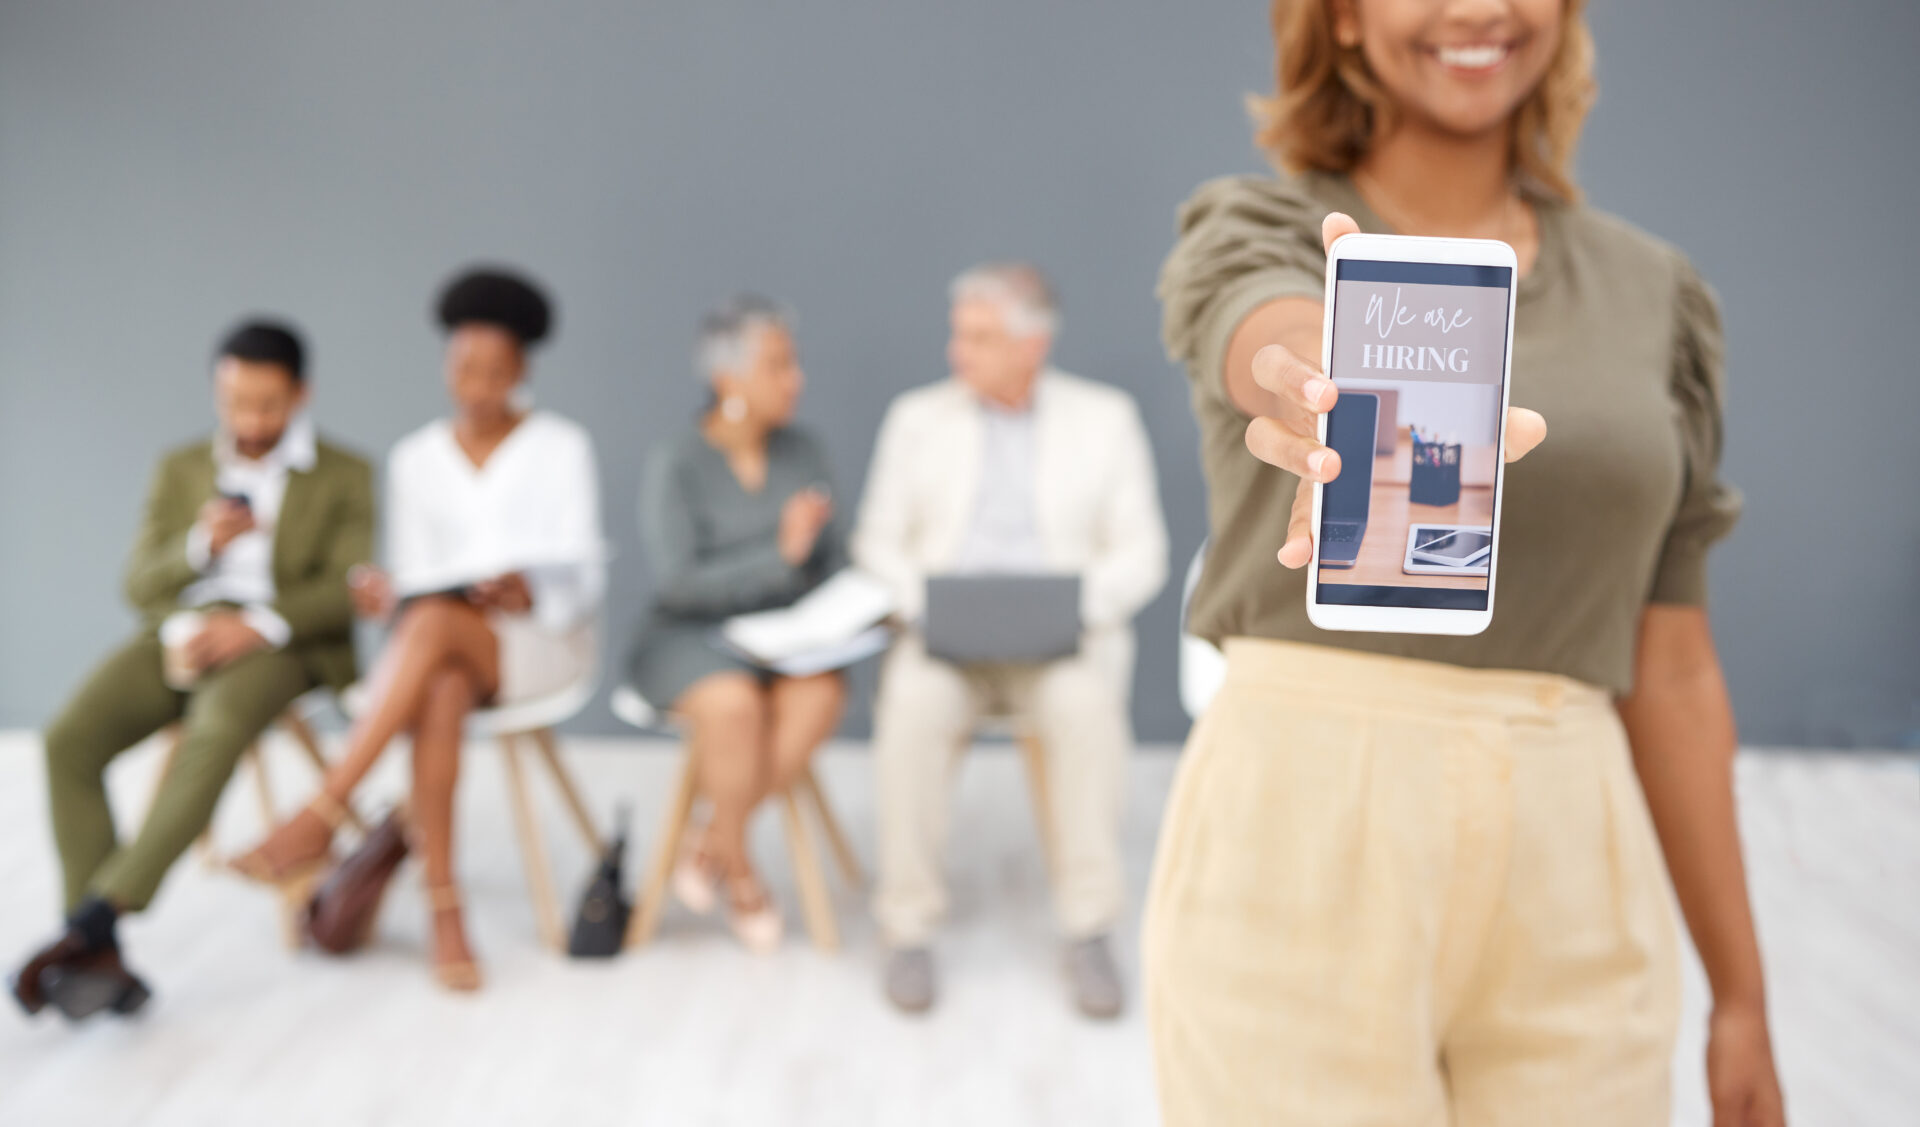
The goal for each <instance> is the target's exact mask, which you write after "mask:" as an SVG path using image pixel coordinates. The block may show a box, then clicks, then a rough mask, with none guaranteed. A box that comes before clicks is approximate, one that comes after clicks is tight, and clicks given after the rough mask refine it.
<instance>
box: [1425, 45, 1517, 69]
mask: <svg viewBox="0 0 1920 1127" xmlns="http://www.w3.org/2000/svg"><path fill="white" fill-rule="evenodd" d="M1512 54H1513V44H1511V43H1471V44H1460V45H1458V46H1450V47H1435V48H1433V57H1434V58H1435V59H1437V60H1439V62H1440V65H1441V66H1444V67H1449V68H1451V69H1453V70H1464V71H1479V72H1486V71H1490V70H1494V69H1496V68H1497V67H1499V66H1500V64H1501V63H1504V62H1506V61H1507V57H1508V56H1510V55H1512Z"/></svg>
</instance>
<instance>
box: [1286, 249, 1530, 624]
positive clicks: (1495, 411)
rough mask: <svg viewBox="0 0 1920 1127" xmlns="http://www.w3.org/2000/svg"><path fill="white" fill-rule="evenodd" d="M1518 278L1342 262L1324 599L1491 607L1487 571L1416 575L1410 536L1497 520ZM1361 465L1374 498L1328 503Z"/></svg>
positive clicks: (1465, 546)
mask: <svg viewBox="0 0 1920 1127" xmlns="http://www.w3.org/2000/svg"><path fill="white" fill-rule="evenodd" d="M1512 285H1513V271H1512V270H1511V269H1509V268H1507V267H1505V266H1465V265H1456V264H1450V263H1432V262H1387V261H1375V260H1371V259H1354V258H1348V259H1341V260H1340V261H1339V263H1338V264H1337V267H1336V272H1335V275H1334V288H1333V308H1332V310H1331V311H1330V316H1331V317H1332V319H1333V347H1332V363H1331V364H1330V366H1329V368H1328V371H1327V375H1328V377H1329V378H1331V379H1332V380H1333V382H1334V384H1335V385H1336V386H1338V387H1339V389H1340V400H1339V402H1338V403H1336V404H1335V406H1334V408H1333V412H1332V415H1331V417H1330V418H1329V419H1328V423H1327V439H1328V444H1329V445H1330V446H1332V447H1333V448H1334V449H1335V450H1337V451H1338V452H1339V454H1340V465H1341V470H1340V478H1337V479H1335V482H1334V484H1331V485H1329V486H1327V488H1326V489H1325V490H1324V491H1323V493H1322V499H1321V514H1320V529H1319V537H1320V555H1321V562H1320V572H1319V576H1318V587H1317V594H1316V597H1317V598H1318V600H1319V601H1320V602H1321V603H1322V604H1328V605H1346V606H1389V607H1425V608H1432V609H1437V610H1485V609H1486V607H1487V590H1488V583H1489V579H1488V576H1486V575H1429V574H1415V573H1410V572H1408V571H1407V570H1406V567H1405V560H1406V547H1407V533H1408V531H1409V529H1410V528H1411V527H1412V526H1413V525H1415V524H1464V525H1485V526H1488V527H1489V528H1490V527H1491V526H1492V524H1493V502H1494V495H1493V494H1494V479H1495V476H1496V475H1495V469H1496V467H1497V465H1498V458H1499V450H1500V429H1501V424H1502V423H1503V422H1504V420H1503V419H1502V418H1501V411H1500V403H1501V391H1502V388H1501V381H1502V380H1503V379H1504V378H1505V373H1506V368H1507V357H1506V347H1507V307H1508V303H1509V290H1510V289H1511V287H1512ZM1352 392H1367V393H1370V394H1368V395H1354V394H1349V393H1352ZM1346 411H1356V412H1359V413H1368V412H1371V413H1372V414H1373V415H1374V416H1375V418H1374V424H1373V426H1372V427H1355V426H1348V425H1343V423H1344V422H1345V420H1343V418H1342V412H1346ZM1356 466H1364V467H1365V468H1366V469H1369V470H1371V473H1370V475H1368V479H1367V480H1368V482H1369V486H1368V489H1367V491H1366V498H1365V503H1364V504H1361V505H1357V506H1356V505H1355V504H1354V503H1353V502H1352V501H1351V500H1349V501H1348V502H1347V503H1345V504H1344V505H1342V506H1339V507H1337V508H1336V507H1334V506H1330V505H1329V504H1327V500H1326V498H1327V497H1329V496H1331V495H1332V493H1333V491H1334V490H1335V488H1337V485H1338V483H1339V481H1340V480H1342V479H1344V478H1346V477H1347V475H1348V474H1349V473H1353V472H1354V468H1355V467H1356ZM1356 509H1357V511H1356ZM1491 539H1492V537H1491V536H1490V535H1488V536H1486V538H1485V539H1484V540H1477V537H1476V536H1474V535H1463V536H1457V537H1454V538H1452V539H1451V540H1448V541H1446V542H1445V543H1436V544H1434V545H1432V546H1431V547H1428V546H1426V545H1419V546H1418V550H1420V551H1422V552H1432V553H1434V554H1437V555H1446V556H1455V555H1458V556H1461V557H1462V558H1464V557H1466V556H1470V555H1472V554H1473V553H1475V552H1477V551H1479V550H1480V548H1482V547H1485V546H1486V545H1487V543H1488V542H1489V541H1491ZM1476 540H1477V542H1476ZM1492 562H1493V559H1492V554H1491V553H1490V552H1489V553H1488V554H1487V555H1485V556H1483V557H1482V558H1481V559H1480V560H1479V561H1476V568H1477V567H1478V565H1479V564H1482V563H1484V564H1486V565H1488V567H1489V571H1491V565H1492Z"/></svg>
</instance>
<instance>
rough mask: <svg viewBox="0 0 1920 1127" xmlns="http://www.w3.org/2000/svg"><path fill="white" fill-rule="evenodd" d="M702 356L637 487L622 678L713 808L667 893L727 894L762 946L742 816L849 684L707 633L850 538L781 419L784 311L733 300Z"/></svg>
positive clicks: (782, 777)
mask: <svg viewBox="0 0 1920 1127" xmlns="http://www.w3.org/2000/svg"><path fill="white" fill-rule="evenodd" d="M699 364H700V369H701V371H702V373H703V374H704V376H705V378H706V379H707V380H708V381H709V382H710V383H711V384H712V387H713V402H712V404H711V405H710V406H709V407H708V408H707V410H706V411H705V413H703V414H702V415H701V416H700V419H699V423H698V426H697V428H696V429H694V430H692V431H690V432H689V433H687V434H686V435H684V436H682V437H681V438H679V439H676V440H674V441H672V442H670V443H668V444H667V445H666V446H665V447H664V448H663V449H659V450H656V451H654V452H653V454H652V456H651V457H650V458H649V459H648V461H647V466H646V471H645V476H644V480H643V482H642V485H641V495H640V525H641V535H642V539H643V541H644V544H645V549H646V553H647V558H648V561H649V563H650V564H651V566H652V570H653V582H654V601H653V610H652V614H651V615H650V617H649V619H648V622H647V624H646V625H645V627H643V629H642V631H641V634H640V638H639V640H638V642H637V643H636V645H635V647H634V649H633V654H632V657H631V659H630V664H629V667H628V672H629V675H630V683H631V684H632V685H633V687H634V688H635V689H637V690H638V691H639V693H640V695H641V696H643V697H645V698H646V699H647V701H648V702H649V703H650V704H653V705H654V706H656V707H658V708H662V709H669V710H671V711H672V712H673V713H674V714H675V715H676V716H677V717H678V718H679V719H680V721H681V722H682V723H684V724H685V725H686V727H687V731H688V737H689V740H690V742H691V746H692V748H693V753H694V755H695V756H696V757H697V760H696V761H697V763H698V771H699V785H700V793H701V795H702V796H703V797H704V798H705V799H706V801H707V804H708V806H709V808H710V814H709V819H708V821H707V823H706V826H705V828H704V829H703V830H702V829H696V830H694V831H692V832H690V833H689V834H688V841H687V846H686V848H685V849H684V851H683V852H682V855H681V858H680V862H679V864H678V865H677V866H676V868H675V871H674V881H673V884H674V890H675V893H676V895H677V896H678V897H679V898H680V900H681V901H682V902H683V903H685V904H686V905H687V907H689V908H691V909H692V910H694V911H695V912H698V913H701V914H705V913H707V912H709V911H711V910H712V909H713V908H714V907H715V906H716V904H717V903H719V902H720V900H721V899H722V896H721V893H722V890H723V889H724V893H725V896H724V899H725V903H726V907H727V910H728V915H729V918H730V922H731V925H732V928H733V931H734V934H735V935H737V936H738V937H739V938H740V941H741V942H742V943H744V944H745V945H746V946H747V947H748V948H749V949H751V950H753V951H755V952H762V953H763V952H766V951H769V950H771V949H772V948H774V947H775V946H777V945H778V944H779V941H780V930H781V925H780V915H779V913H778V912H777V911H776V910H775V909H774V907H773V905H772V902H771V900H770V899H769V898H768V895H767V892H766V888H765V886H763V885H762V884H761V883H760V879H759V877H758V875H757V874H756V873H755V872H754V868H753V864H752V861H751V860H750V858H749V857H748V855H747V844H746V830H747V822H748V819H749V817H750V816H751V815H752V813H753V810H754V807H755V806H756V805H757V804H758V803H759V802H760V800H761V799H762V798H764V797H766V796H768V795H770V794H777V793H779V792H781V791H782V790H784V789H786V787H787V786H788V785H789V784H791V783H792V782H794V781H795V780H796V779H797V778H798V777H799V775H800V773H801V772H802V771H803V770H805V768H806V766H807V764H808V762H809V761H810V760H811V759H812V757H813V753H814V750H815V749H816V748H817V747H819V745H820V744H821V742H823V741H824V740H825V739H826V738H827V737H828V736H829V735H831V734H832V732H833V730H834V727H835V725H837V724H838V723H839V720H840V711H841V707H842V705H843V704H844V702H845V699H846V686H845V683H844V682H843V680H842V679H841V677H840V675H839V674H837V673H824V674H819V675H816V676H811V677H778V676H774V675H772V674H770V673H768V672H766V671H764V670H762V669H759V668H757V667H756V666H754V665H753V664H751V663H749V662H747V661H745V660H743V659H741V658H739V657H737V656H735V655H734V654H732V653H730V652H728V651H727V650H725V649H724V648H722V646H721V644H720V643H719V642H718V641H717V640H716V630H717V628H718V627H719V625H720V624H721V623H722V622H723V621H724V620H726V619H727V618H728V617H730V616H732V615H736V614H743V613H746V612H750V611H757V610H766V609H768V608H771V607H779V606H785V605H788V604H790V603H792V602H793V601H794V600H796V599H798V598H799V597H800V596H802V595H804V594H806V593H807V592H808V591H810V590H812V589H813V588H814V587H815V586H817V585H818V584H819V583H820V582H821V581H822V580H824V579H826V578H827V577H828V576H831V575H832V574H833V573H834V572H835V571H838V570H839V569H840V568H842V567H844V566H846V560H847V556H846V544H845V537H844V534H843V531H842V529H841V527H840V525H839V524H838V522H836V521H835V520H834V519H833V503H832V500H831V498H830V490H829V481H828V473H827V462H826V458H825V457H824V456H823V455H822V453H821V450H820V447H819V445H818V444H817V443H816V442H815V441H814V440H813V438H812V436H810V435H808V434H807V433H806V432H805V431H803V430H801V429H799V428H798V427H794V426H790V425H789V423H790V421H791V420H792V418H793V413H794V408H795V406H796V405H797V403H798V402H799V398H800V391H801V388H802V387H803V386H804V385H805V376H803V375H802V374H801V371H800V364H799V360H798V357H797V356H796V354H795V351H794V343H793V334H792V331H791V325H790V318H789V317H788V315H787V314H786V312H785V311H784V310H783V309H782V308H781V307H780V306H778V305H775V304H774V303H772V302H769V301H767V300H765V299H763V298H755V297H740V298H735V299H734V300H733V301H731V302H729V303H727V304H726V305H724V306H722V307H721V308H719V309H717V310H715V311H714V312H713V313H710V314H709V315H708V316H707V317H706V319H705V321H704V323H703V324H702V326H701V334H700V349H699Z"/></svg>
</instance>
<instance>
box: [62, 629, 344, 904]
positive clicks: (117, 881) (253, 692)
mask: <svg viewBox="0 0 1920 1127" xmlns="http://www.w3.org/2000/svg"><path fill="white" fill-rule="evenodd" d="M160 663H161V657H160V639H159V637H158V635H157V634H155V633H153V632H152V631H149V632H147V633H145V634H142V635H140V636H138V637H136V638H134V639H133V640H132V641H130V642H128V643H127V644H126V645H124V646H122V647H121V648H120V649H119V650H117V651H115V652H114V653H113V654H112V655H111V656H109V657H108V658H107V659H106V660H105V661H103V662H101V663H100V665H99V667H98V668H96V669H95V670H94V671H93V672H92V674H90V675H89V676H88V677H87V680H86V683H85V684H84V685H82V686H81V688H80V691H79V692H78V693H77V694H75V695H74V697H73V699H72V700H70V701H69V702H67V706H66V708H65V709H64V710H63V711H62V712H61V713H60V715H59V717H58V718H56V719H55V720H54V722H53V724H52V725H51V726H50V727H49V728H48V729H47V731H46V760H47V790H48V796H49V799H50V803H51V806H52V809H53V839H54V845H55V847H56V848H58V849H59V851H60V868H61V873H62V876H63V878H64V888H65V893H66V906H67V910H68V911H72V909H73V907H74V906H75V905H76V904H78V903H79V902H80V901H81V900H82V899H84V898H85V897H87V896H99V897H103V898H105V899H106V900H108V901H109V902H111V903H112V904H114V905H115V906H116V907H118V908H120V909H121V910H123V911H139V910H140V909H142V908H145V907H146V906H147V904H148V903H149V902H150V901H151V900H152V899H153V895H154V893H155V892H156V891H157V890H158V889H159V887H160V882H161V881H162V880H163V879H164V878H165V877H166V875H167V870H168V869H170V868H172V867H173V863H174V862H175V861H176V860H178V859H179V858H180V855H181V854H182V853H184V852H186V849H187V847H188V846H189V845H191V844H193V839H194V838H196V837H198V836H199V835H200V832H201V831H202V830H204V829H205V828H206V827H207V823H208V822H209V821H210V820H211V819H212V817H213V809H214V806H215V805H216V804H217V803H218V802H219V801H220V792H221V791H222V790H224V789H226V785H227V779H228V778H229V777H230V776H232V774H233V768H234V765H235V764H237V763H238V762H239V761H240V755H241V753H242V752H244V751H245V750H246V749H247V747H248V746H249V745H251V744H252V743H253V742H254V741H255V740H256V739H258V738H259V737H260V735H261V733H263V732H265V731H266V730H267V727H268V725H270V724H272V723H273V721H274V719H275V718H276V717H278V716H279V715H280V714H281V713H282V712H283V711H285V710H286V707H287V706H288V705H289V704H291V703H293V701H294V699H295V698H296V697H298V696H300V694H302V693H304V692H306V691H307V690H308V689H311V688H313V687H314V682H313V679H312V678H311V677H310V676H309V675H308V673H307V671H306V670H305V669H304V668H303V667H302V664H301V661H300V658H299V657H298V655H296V654H294V653H291V652H289V651H287V650H272V651H265V652H261V653H255V654H250V655H248V656H247V657H244V658H241V659H240V660H238V661H235V662H232V663H231V664H228V665H226V666H223V667H221V668H219V669H216V670H213V671H212V672H210V673H208V674H206V675H205V676H203V677H202V678H200V680H199V682H198V683H197V684H195V685H194V687H193V688H192V689H191V690H190V691H188V692H180V691H177V690H175V689H171V688H169V687H168V686H167V684H166V682H165V681H164V680H163V679H162V678H161V672H160ZM176 720H177V721H180V722H181V739H180V750H179V753H178V754H177V755H175V756H174V760H173V766H172V767H171V769H169V770H168V771H167V774H166V777H165V778H164V779H162V780H161V781H160V789H159V791H158V793H157V794H156V795H155V796H154V800H153V806H152V811H151V813H149V814H148V815H147V819H146V822H145V823H144V824H143V825H141V826H140V827H139V830H138V832H137V833H136V834H135V835H134V837H133V838H132V839H131V840H130V841H127V842H125V843H124V844H123V843H122V842H121V841H120V839H119V837H118V836H117V835H116V833H115V831H114V824H113V811H112V809H111V808H110V807H109V806H108V803H107V788H106V771H107V765H108V764H109V763H111V762H113V760H114V758H115V757H116V756H118V755H119V754H120V753H121V752H123V751H125V750H127V749H128V748H130V747H132V746H134V745H135V744H137V743H139V742H140V741H142V740H144V739H146V738H147V737H148V736H151V735H152V734H153V733H154V732H156V731H159V730H160V729H161V728H162V727H164V726H166V725H168V724H171V723H173V722H174V721H176Z"/></svg>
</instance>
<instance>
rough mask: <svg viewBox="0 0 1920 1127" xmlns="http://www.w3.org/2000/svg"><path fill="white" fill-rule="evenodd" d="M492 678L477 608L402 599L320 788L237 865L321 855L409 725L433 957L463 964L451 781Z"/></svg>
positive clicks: (279, 875)
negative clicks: (470, 719)
mask: <svg viewBox="0 0 1920 1127" xmlns="http://www.w3.org/2000/svg"><path fill="white" fill-rule="evenodd" d="M499 679H500V661H499V644H498V642H497V641H496V639H495V638H494V634H493V629H492V627H490V626H489V625H488V623H487V619H486V616H485V615H484V614H483V613H482V612H480V611H479V610H476V609H475V608H473V607H471V606H469V605H467V604H466V603H464V602H461V601H460V600H457V599H451V598H438V599H422V600H419V601H416V602H413V603H410V604H408V605H407V608H406V609H405V610H404V611H403V612H402V613H401V616H400V620H399V622H398V623H397V624H395V626H394V630H393V636H392V638H391V639H389V641H388V643H387V648H386V650H385V651H384V652H382V654H381V655H380V661H379V664H378V665H377V666H376V667H375V669H374V671H373V674H372V675H371V677H370V678H369V682H368V684H369V690H370V691H369V699H368V701H367V703H366V707H365V708H364V710H363V711H362V713H361V715H360V717H359V718H358V719H357V720H356V721H355V722H354V725H353V728H352V730H351V731H350V732H349V733H348V735H347V746H346V750H345V752H344V753H343V754H342V755H341V757H340V758H339V759H338V760H337V761H336V762H335V763H334V765H333V767H332V768H330V769H329V770H328V771H327V775H326V777H325V778H324V779H323V780H322V781H321V786H320V795H319V796H318V797H317V798H315V800H314V801H313V803H311V804H310V805H308V806H307V807H306V808H305V809H303V810H302V811H300V813H298V814H296V815H295V816H294V817H293V818H292V819H290V820H288V821H287V822H285V823H283V824H282V825H281V826H280V827H279V828H277V829H275V830H274V831H273V833H271V834H270V835H268V837H267V838H266V840H265V841H263V842H261V844H260V845H259V846H258V847H257V848H255V849H254V850H253V851H251V852H249V853H247V854H246V855H244V856H242V857H240V858H238V859H237V860H236V861H235V862H234V867H235V868H236V869H238V870H240V871H241V872H242V873H243V874H245V875H247V876H251V877H254V878H256V879H260V880H266V881H280V880H286V879H289V878H291V877H293V876H295V875H296V874H299V873H301V872H302V871H303V870H309V869H311V868H312V867H314V866H316V865H318V864H321V863H323V862H324V860H325V858H326V856H327V854H328V851H329V849H330V848H331V845H332V841H333V831H334V828H335V826H336V825H337V824H338V821H339V818H338V817H337V812H338V811H339V810H340V809H342V808H343V807H344V806H345V804H346V803H347V802H348V800H349V799H350V798H351V797H352V794H353V791H354V788H356V787H357V786H359V784H360V781H361V780H362V779H364V778H365V777H366V774H367V772H368V771H369V770H371V769H372V768H373V765H374V764H375V763H377V762H378V761H379V759H380V757H381V755H383V754H384V753H385V752H386V749H387V745H388V744H389V743H390V742H392V740H393V737H394V736H396V735H398V734H400V733H401V732H403V731H404V732H409V733H411V734H412V736H413V757H414V762H413V783H414V786H413V814H414V817H415V819H416V821H417V823H418V828H419V840H420V845H421V849H422V852H423V853H424V855H425V861H426V869H427V886H428V888H429V890H430V891H431V893H432V895H433V899H434V934H435V940H434V947H435V963H436V965H439V966H443V967H444V966H448V965H458V964H463V963H465V964H469V965H470V961H471V960H470V956H469V954H468V951H467V943H466V936H465V932H464V930H463V928H462V926H461V918H460V913H459V902H458V898H457V896H456V895H454V893H453V860H452V854H453V789H454V785H455V783H456V782H457V781H458V779H459V766H460V743H461V732H462V729H463V727H464V725H465V722H466V717H467V714H468V713H469V712H471V711H472V710H473V709H474V708H475V707H477V706H478V705H480V704H481V703H483V702H484V701H486V700H487V699H489V698H490V697H491V696H492V695H493V693H494V692H495V690H496V689H497V688H498V685H499Z"/></svg>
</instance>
